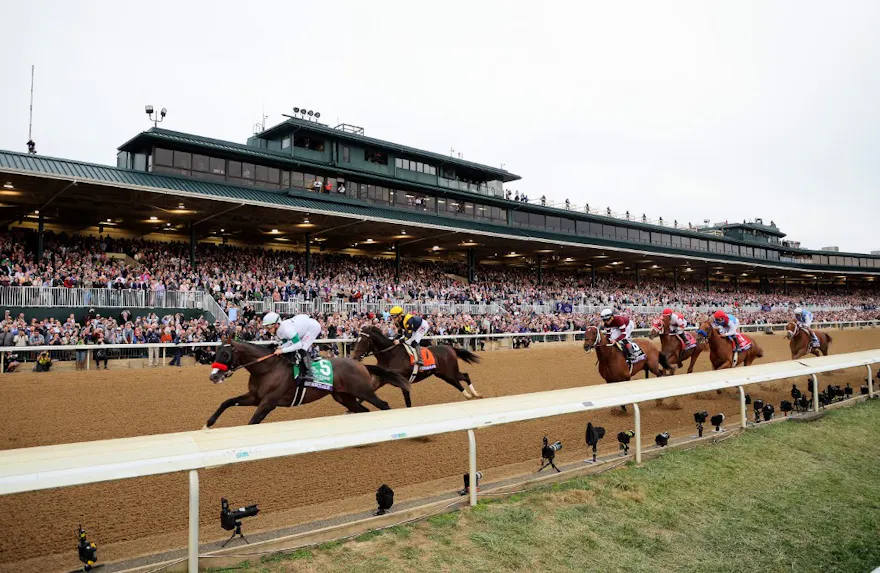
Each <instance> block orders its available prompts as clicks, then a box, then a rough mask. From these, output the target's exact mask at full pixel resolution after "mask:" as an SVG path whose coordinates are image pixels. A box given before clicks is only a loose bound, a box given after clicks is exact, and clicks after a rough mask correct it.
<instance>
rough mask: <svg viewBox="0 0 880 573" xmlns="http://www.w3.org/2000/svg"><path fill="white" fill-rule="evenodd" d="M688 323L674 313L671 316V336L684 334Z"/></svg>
mask: <svg viewBox="0 0 880 573" xmlns="http://www.w3.org/2000/svg"><path fill="white" fill-rule="evenodd" d="M687 325H688V323H687V321H686V320H685V319H683V318H682V317H680V316H678V315H677V314H675V313H674V312H673V313H672V314H671V315H669V333H670V334H681V333H683V332H684V329H685V328H687Z"/></svg>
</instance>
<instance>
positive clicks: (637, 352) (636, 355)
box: [618, 340, 647, 364]
mask: <svg viewBox="0 0 880 573" xmlns="http://www.w3.org/2000/svg"><path fill="white" fill-rule="evenodd" d="M629 347H630V351H631V353H632V354H630V355H627V353H626V350H624V349H623V343H622V342H619V343H618V348H620V349H621V351H622V352H623V356H624V357H625V358H626V362H627V363H628V364H637V363H639V362H641V361H642V360H644V359H645V358H647V356H646V355H645V353H644V352H643V351H642V349H641V348H639V345H638V344H636V342H635V340H631V341H630V343H629Z"/></svg>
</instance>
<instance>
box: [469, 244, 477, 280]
mask: <svg viewBox="0 0 880 573" xmlns="http://www.w3.org/2000/svg"><path fill="white" fill-rule="evenodd" d="M467 266H468V267H467V280H468V282H469V283H472V282H474V279H475V278H476V275H477V274H476V269H475V267H476V266H477V257H476V255H475V254H474V250H473V249H468V250H467Z"/></svg>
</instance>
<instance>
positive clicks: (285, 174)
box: [281, 171, 290, 189]
mask: <svg viewBox="0 0 880 573" xmlns="http://www.w3.org/2000/svg"><path fill="white" fill-rule="evenodd" d="M281 187H283V188H284V189H287V188H289V187H290V171H282V172H281Z"/></svg>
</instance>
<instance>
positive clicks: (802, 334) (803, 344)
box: [785, 321, 831, 360]
mask: <svg viewBox="0 0 880 573" xmlns="http://www.w3.org/2000/svg"><path fill="white" fill-rule="evenodd" d="M813 334H815V335H816V338H818V339H819V347H818V348H814V347H813V341H812V339H811V338H810V334H809V333H808V332H807V331H806V330H804V329H803V328H801V327H800V325H799V324H798V323H796V322H794V321H791V322H789V323H788V324H787V325H786V326H785V335H786V336H787V337H788V339H789V340H790V342H789V343H788V347H789V348H790V349H791V359H792V360H797V359H798V358H802V357H804V356H806V355H807V354H815V355H816V356H819V353H820V352H821V353H822V355H823V356H828V347H829V346H830V345H831V335H830V334H826V333H824V332H819V331H818V330H814V331H813Z"/></svg>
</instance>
